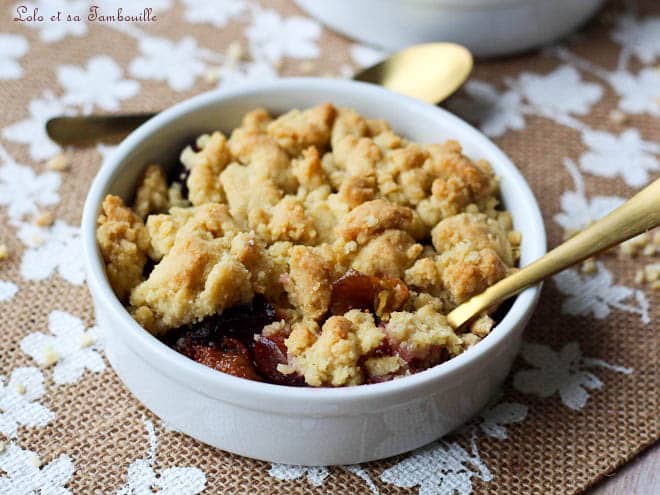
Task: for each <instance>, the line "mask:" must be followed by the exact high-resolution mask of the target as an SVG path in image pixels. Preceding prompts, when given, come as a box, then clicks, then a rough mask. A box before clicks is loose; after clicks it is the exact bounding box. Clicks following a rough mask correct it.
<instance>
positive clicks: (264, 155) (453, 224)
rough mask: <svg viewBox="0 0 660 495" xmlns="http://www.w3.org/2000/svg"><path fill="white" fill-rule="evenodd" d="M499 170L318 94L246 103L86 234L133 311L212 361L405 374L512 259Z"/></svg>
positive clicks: (258, 375) (444, 339) (354, 375)
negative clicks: (312, 103)
mask: <svg viewBox="0 0 660 495" xmlns="http://www.w3.org/2000/svg"><path fill="white" fill-rule="evenodd" d="M499 206H500V205H499V189H498V180H497V177H495V175H494V174H493V171H492V169H491V167H490V166H489V164H488V163H487V162H485V161H483V160H479V161H476V162H475V161H472V160H471V159H470V158H468V157H467V156H465V155H464V154H463V153H462V150H461V146H460V145H459V144H458V143H457V142H456V141H446V142H444V143H443V144H418V143H414V142H411V141H409V140H407V139H405V138H403V137H401V136H398V135H397V134H395V133H394V132H393V130H392V129H391V128H390V126H389V125H388V124H387V123H386V122H384V121H382V120H371V119H368V118H365V117H362V116H360V115H358V114H357V113H356V112H355V111H353V110H351V109H347V108H336V107H335V106H333V105H332V104H330V103H325V104H322V105H319V106H316V107H313V108H309V109H306V110H302V111H301V110H292V111H290V112H288V113H286V114H284V115H281V116H279V117H277V118H274V117H272V116H271V115H269V113H268V112H267V111H266V110H264V109H261V108H259V109H256V110H253V111H251V112H249V113H248V114H246V115H245V116H244V118H243V121H242V123H241V126H240V127H238V128H236V129H234V130H233V131H232V132H231V135H230V136H229V137H227V136H225V135H224V134H222V133H221V132H218V131H216V132H213V133H211V134H204V135H202V136H199V137H198V138H197V140H196V142H195V144H194V145H191V146H188V147H186V148H185V149H184V150H183V151H182V153H181V156H180V164H179V166H178V168H177V169H176V170H175V171H174V172H173V173H172V174H171V176H170V177H168V176H167V174H166V173H165V171H164V169H163V168H162V167H160V166H159V165H156V164H154V165H150V166H149V167H147V169H146V171H145V173H144V175H143V177H142V180H141V182H140V183H139V185H138V187H137V190H136V192H135V195H134V198H132V203H131V205H130V206H129V205H126V204H125V203H124V201H123V200H122V199H121V198H119V197H117V196H113V195H108V196H107V197H106V198H105V200H104V202H103V205H102V212H101V214H100V215H99V218H98V228H97V240H98V244H99V247H100V250H101V253H102V256H103V259H104V261H105V265H106V274H107V276H108V279H109V281H110V284H111V285H112V288H113V289H114V291H115V293H116V295H117V297H118V298H119V299H120V300H121V301H122V302H123V303H124V304H125V305H126V306H127V308H128V310H129V311H130V313H131V314H132V315H133V317H134V318H135V320H136V321H137V322H138V323H140V325H142V326H143V327H144V328H145V329H147V330H148V331H149V332H151V333H152V334H154V335H155V336H157V337H158V338H160V339H161V340H162V341H164V342H165V343H167V344H168V345H169V346H171V347H172V348H174V349H176V350H177V351H179V352H180V353H182V354H184V355H185V356H187V357H189V358H191V359H194V360H195V361H198V362H200V363H202V364H205V365H206V366H209V367H211V368H214V369H216V370H219V371H222V372H225V373H230V374H233V375H236V376H239V377H243V378H247V379H250V380H260V381H264V382H269V383H276V384H281V385H308V386H314V387H321V386H344V385H358V384H362V383H375V382H382V381H385V380H390V379H393V378H396V377H400V376H405V375H409V374H411V373H415V372H418V371H421V370H424V369H427V368H429V367H431V366H434V365H436V364H438V363H441V362H443V361H445V360H447V359H450V358H452V357H454V356H456V355H458V354H460V353H461V352H463V351H464V350H465V349H466V348H468V347H470V346H472V345H474V344H476V343H477V342H479V340H481V339H482V338H484V337H485V336H486V335H488V333H489V332H490V330H491V328H492V326H493V325H494V321H493V319H492V318H491V317H490V316H488V315H483V316H482V317H480V318H479V319H477V320H476V321H475V322H473V323H472V325H471V326H470V327H468V328H466V329H464V330H461V333H457V332H455V331H454V330H453V329H452V328H451V327H450V326H449V324H448V323H447V320H446V317H445V315H446V314H447V313H448V312H449V311H450V310H451V309H453V308H454V307H456V305H458V304H460V303H461V302H463V301H465V300H467V299H468V298H470V297H471V296H472V295H474V294H477V293H479V292H481V291H483V290H484V289H485V288H486V287H488V286H490V285H492V284H493V283H495V282H497V281H498V280H500V279H501V278H503V277H505V276H506V275H507V274H508V273H510V272H511V271H512V270H514V269H515V268H514V266H515V264H516V262H517V259H518V255H519V246H520V234H519V233H518V232H517V231H514V230H513V229H512V222H511V215H510V214H509V212H507V211H504V210H502V209H501V208H500V207H499Z"/></svg>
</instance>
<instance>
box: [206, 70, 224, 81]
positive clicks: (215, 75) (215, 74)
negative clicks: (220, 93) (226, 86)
mask: <svg viewBox="0 0 660 495" xmlns="http://www.w3.org/2000/svg"><path fill="white" fill-rule="evenodd" d="M204 80H205V81H206V82H207V83H209V84H216V83H217V82H218V81H220V70H219V69H215V68H214V69H209V70H207V71H206V74H204Z"/></svg>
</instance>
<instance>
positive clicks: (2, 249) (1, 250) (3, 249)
mask: <svg viewBox="0 0 660 495" xmlns="http://www.w3.org/2000/svg"><path fill="white" fill-rule="evenodd" d="M7 258H9V248H8V247H7V245H6V244H4V243H2V242H0V261H2V260H6V259H7Z"/></svg>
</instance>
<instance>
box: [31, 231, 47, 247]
mask: <svg viewBox="0 0 660 495" xmlns="http://www.w3.org/2000/svg"><path fill="white" fill-rule="evenodd" d="M43 243H44V238H43V237H41V236H40V235H39V234H33V235H32V236H31V237H30V246H31V247H39V246H41V245H42V244H43Z"/></svg>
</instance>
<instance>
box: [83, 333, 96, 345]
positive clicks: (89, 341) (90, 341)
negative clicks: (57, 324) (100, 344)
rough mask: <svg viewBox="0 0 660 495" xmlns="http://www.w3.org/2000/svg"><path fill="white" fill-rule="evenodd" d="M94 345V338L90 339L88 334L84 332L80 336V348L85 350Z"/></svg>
mask: <svg viewBox="0 0 660 495" xmlns="http://www.w3.org/2000/svg"><path fill="white" fill-rule="evenodd" d="M93 343H94V337H92V336H91V335H90V334H89V332H85V333H83V334H82V335H81V336H80V347H81V348H85V347H89V346H91V345H92V344H93Z"/></svg>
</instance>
